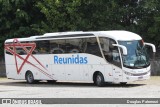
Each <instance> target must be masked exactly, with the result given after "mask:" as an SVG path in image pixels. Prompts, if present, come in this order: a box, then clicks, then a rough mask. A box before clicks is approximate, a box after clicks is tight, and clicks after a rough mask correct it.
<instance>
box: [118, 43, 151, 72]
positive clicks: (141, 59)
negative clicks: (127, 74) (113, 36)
mask: <svg viewBox="0 0 160 107" xmlns="http://www.w3.org/2000/svg"><path fill="white" fill-rule="evenodd" d="M118 43H119V44H120V45H123V46H125V47H126V48H127V51H128V54H127V55H123V54H122V58H123V66H124V67H127V68H133V69H138V68H144V67H147V66H149V65H150V63H149V57H148V55H147V52H146V49H145V47H144V45H143V41H142V40H133V41H118ZM121 52H122V51H121Z"/></svg>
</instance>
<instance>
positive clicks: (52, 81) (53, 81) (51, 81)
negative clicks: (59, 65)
mask: <svg viewBox="0 0 160 107" xmlns="http://www.w3.org/2000/svg"><path fill="white" fill-rule="evenodd" d="M47 82H48V83H55V82H56V80H47Z"/></svg>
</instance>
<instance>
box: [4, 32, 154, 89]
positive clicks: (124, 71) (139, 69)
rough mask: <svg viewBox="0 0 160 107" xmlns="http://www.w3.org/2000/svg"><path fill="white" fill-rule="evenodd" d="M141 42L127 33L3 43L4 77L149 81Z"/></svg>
mask: <svg viewBox="0 0 160 107" xmlns="http://www.w3.org/2000/svg"><path fill="white" fill-rule="evenodd" d="M145 45H148V46H151V47H152V50H153V52H156V49H155V46H154V45H153V44H150V43H145V42H143V40H142V38H141V37H140V36H139V35H137V34H135V33H132V32H128V31H94V32H58V33H46V34H44V35H40V36H31V37H28V38H16V39H8V40H6V41H5V64H6V75H7V78H9V79H22V80H26V81H27V82H28V83H35V82H37V81H40V80H47V81H48V82H56V81H88V82H90V81H93V82H94V83H95V84H96V85H97V86H104V84H105V82H110V83H122V84H126V83H127V82H132V81H137V80H146V79H149V78H150V73H151V67H150V62H149V57H148V55H147V52H146V48H145Z"/></svg>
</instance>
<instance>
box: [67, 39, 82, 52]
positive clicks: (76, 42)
mask: <svg viewBox="0 0 160 107" xmlns="http://www.w3.org/2000/svg"><path fill="white" fill-rule="evenodd" d="M83 44H84V41H83V39H82V38H76V39H67V40H66V53H82V52H84V50H83V48H84V47H83Z"/></svg>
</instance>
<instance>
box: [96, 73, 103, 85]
mask: <svg viewBox="0 0 160 107" xmlns="http://www.w3.org/2000/svg"><path fill="white" fill-rule="evenodd" d="M96 81H97V84H100V83H101V81H102V78H101V76H99V75H97V78H96Z"/></svg>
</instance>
